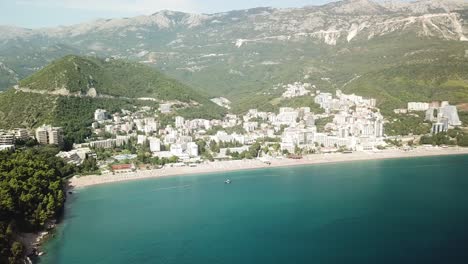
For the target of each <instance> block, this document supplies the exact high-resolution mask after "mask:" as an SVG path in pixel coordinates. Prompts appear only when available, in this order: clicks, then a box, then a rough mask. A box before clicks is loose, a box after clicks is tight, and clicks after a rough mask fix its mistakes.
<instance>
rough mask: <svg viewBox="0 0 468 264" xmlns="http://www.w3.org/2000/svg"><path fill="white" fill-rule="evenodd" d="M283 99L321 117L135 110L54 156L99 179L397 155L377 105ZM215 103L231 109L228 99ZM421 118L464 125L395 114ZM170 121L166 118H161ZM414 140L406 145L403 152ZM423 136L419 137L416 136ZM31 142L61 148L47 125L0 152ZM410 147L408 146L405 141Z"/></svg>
mask: <svg viewBox="0 0 468 264" xmlns="http://www.w3.org/2000/svg"><path fill="white" fill-rule="evenodd" d="M281 87H282V89H284V90H285V91H284V93H283V95H282V98H285V99H291V98H296V97H305V98H306V99H308V100H310V101H311V102H313V103H315V104H316V105H317V106H318V107H319V108H318V109H320V111H316V112H313V111H312V110H311V108H310V107H299V108H292V107H280V108H279V109H278V111H277V112H263V111H259V110H257V109H250V110H248V111H247V112H246V113H244V114H243V115H235V114H227V115H225V117H224V118H223V119H221V120H207V119H186V118H184V117H182V116H177V115H171V114H172V113H173V109H172V105H171V104H167V103H166V104H160V105H159V107H158V108H157V109H155V108H152V107H148V106H145V107H134V109H133V110H132V111H130V110H124V109H122V110H121V111H118V112H109V111H108V110H107V109H97V110H96V111H95V113H94V122H93V123H92V126H91V128H90V129H92V132H93V137H92V138H91V139H89V140H88V141H87V142H85V143H81V144H74V145H73V149H71V150H69V151H62V152H60V153H59V154H58V155H57V156H58V157H61V158H63V159H64V160H66V161H67V162H68V163H71V164H74V165H81V164H83V162H85V160H87V159H93V160H96V163H97V166H98V168H99V169H96V170H95V171H94V172H95V173H99V174H111V175H115V174H118V173H131V172H134V171H137V170H148V169H162V168H164V167H167V166H169V167H192V168H193V167H196V166H199V165H200V164H203V163H210V162H216V161H232V160H234V161H235V160H255V159H256V160H258V161H260V162H261V163H263V164H271V163H272V161H273V160H275V159H284V158H289V159H296V160H297V159H302V158H303V157H304V156H305V155H311V154H327V153H328V154H330V153H344V154H350V153H353V152H378V151H381V150H384V149H387V148H394V147H395V143H394V142H395V141H396V139H397V138H398V139H399V140H400V141H405V137H403V136H397V137H395V136H387V135H386V133H385V129H384V125H385V124H386V123H388V122H390V121H389V120H387V119H385V118H384V116H383V115H382V113H381V111H380V109H379V108H377V101H376V99H373V98H365V97H362V96H359V95H355V94H345V93H343V92H342V91H341V90H336V92H335V93H328V92H321V91H320V90H318V89H316V87H315V86H314V85H311V84H303V83H298V82H296V83H294V84H289V85H283V86H281ZM213 102H216V103H218V104H219V105H221V106H224V107H226V108H230V107H229V105H230V102H229V100H227V99H226V98H216V99H214V100H213ZM418 112H422V113H424V115H425V121H426V122H427V123H428V124H430V134H432V135H435V134H438V133H443V132H447V131H448V130H449V129H452V128H457V127H460V126H461V125H462V122H461V121H460V119H459V116H458V112H457V108H456V106H452V105H450V104H449V102H431V103H426V102H410V103H408V107H407V108H405V109H395V110H394V113H395V114H397V115H412V114H413V115H414V114H415V113H418ZM163 116H171V118H170V119H169V121H168V119H167V118H161V117H163ZM416 136H417V135H411V136H410V137H409V139H407V140H406V143H407V144H401V145H398V147H401V148H402V149H404V150H406V151H408V150H409V149H410V148H411V147H414V144H413V141H414V139H417V137H416ZM420 136H424V135H420ZM31 139H32V140H36V141H37V143H38V144H42V145H47V144H49V145H58V146H61V145H63V144H64V131H63V129H62V128H60V127H53V126H51V125H47V124H44V125H42V126H40V127H39V128H37V129H36V130H35V131H30V130H27V129H24V128H18V129H15V130H12V131H1V132H0V150H5V149H7V150H8V149H14V148H15V142H17V140H20V141H22V142H25V141H28V140H31ZM409 141H411V144H409V143H408V142H409Z"/></svg>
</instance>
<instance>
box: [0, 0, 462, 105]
mask: <svg viewBox="0 0 468 264" xmlns="http://www.w3.org/2000/svg"><path fill="white" fill-rule="evenodd" d="M467 21H468V7H467V2H466V1H460V0H438V1H436V0H419V1H415V2H397V1H391V2H389V1H382V2H374V1H370V0H344V1H338V2H333V3H329V4H326V5H323V6H307V7H303V8H289V9H275V8H268V7H265V8H255V9H249V10H238V11H231V12H225V13H217V14H187V13H182V12H173V11H161V12H158V13H155V14H152V15H149V16H138V17H133V18H121V19H101V20H97V21H92V22H88V23H84V24H79V25H74V26H66V27H58V28H45V29H33V30H28V29H21V28H12V27H8V28H0V32H1V33H2V34H0V62H2V63H3V65H4V66H5V67H7V68H8V69H11V70H12V71H13V72H15V73H16V75H17V76H18V78H24V77H26V76H28V75H30V74H32V73H34V72H36V71H37V70H38V69H40V68H42V67H44V66H45V65H47V64H48V63H50V60H52V59H56V58H60V57H62V56H63V55H65V54H78V55H87V56H92V57H94V56H99V57H104V58H120V59H125V60H130V61H135V62H140V63H142V64H146V65H149V66H151V67H154V68H156V69H158V70H160V71H161V72H163V73H165V74H167V75H169V76H171V77H173V78H175V79H177V80H179V81H182V82H183V83H187V84H190V86H191V87H193V88H194V89H196V90H198V91H199V92H202V93H204V94H209V95H210V96H213V97H214V96H224V97H227V98H228V99H230V100H231V101H233V107H234V110H235V111H243V110H245V108H246V107H262V106H263V105H264V104H265V101H269V100H273V99H274V98H276V97H278V96H279V95H280V94H281V92H282V91H279V90H277V89H275V87H277V86H278V84H280V83H291V82H296V81H303V82H304V81H305V82H311V83H313V84H315V85H316V86H317V87H318V88H319V89H321V90H330V91H333V90H334V89H336V88H341V89H343V90H345V91H346V89H351V88H348V87H351V86H349V85H348V84H350V83H352V82H353V81H354V80H356V78H357V77H358V76H359V77H360V78H367V77H366V76H372V75H373V73H376V74H377V73H378V74H379V75H381V74H385V72H386V71H390V72H392V71H393V69H396V68H399V67H401V66H405V67H409V68H413V69H418V68H421V69H422V70H424V69H429V67H427V66H430V65H432V64H434V63H438V62H439V61H443V62H444V63H448V64H451V63H455V64H461V65H466V63H467V59H468V55H465V54H467V51H466V50H468V48H467V47H466V45H467V41H468V38H467V36H468V22H467ZM3 32H5V34H3ZM0 76H2V77H0V80H2V78H3V79H4V80H5V81H3V88H6V87H8V86H11V85H14V84H15V82H16V81H15V80H16V79H15V78H11V76H10V75H8V74H7V73H5V71H0ZM446 77H447V78H448V79H450V78H452V77H453V76H446ZM397 79H398V78H389V80H390V81H391V82H392V83H389V84H386V85H389V86H393V87H396V88H395V91H399V90H401V89H398V88H397V87H398V86H399V85H400V83H398V82H395V80H397ZM458 82H460V81H458ZM376 85H380V84H378V83H376ZM462 86H468V85H466V82H462ZM353 89H354V88H353ZM382 89H383V88H382V87H381V86H377V87H374V88H372V89H371V91H370V92H371V94H372V92H373V95H374V96H378V95H379V91H381V90H382ZM386 89H388V88H386ZM433 89H439V91H444V90H443V89H445V88H444V87H442V86H440V87H439V86H437V85H436V86H435V87H434V88H433ZM106 92H107V91H106ZM451 92H452V91H449V93H448V94H447V97H450V98H464V96H462V97H457V96H453V94H451ZM458 93H461V94H462V95H465V94H466V93H468V92H466V91H465V90H461V91H458V92H457V94H458ZM434 94H441V93H434ZM442 94H443V93H442ZM394 96H396V97H398V96H399V95H398V94H395V95H394ZM401 97H402V98H405V100H407V99H408V100H409V99H412V98H420V97H419V93H418V91H416V90H409V91H408V92H407V94H404V95H401ZM434 98H435V97H430V96H428V97H427V98H425V99H427V100H430V99H434ZM385 99H389V98H385ZM405 100H386V101H392V102H394V105H392V106H389V107H401V106H403V105H404V104H405ZM381 102H383V100H381ZM457 102H460V100H459V101H456V102H455V103H457Z"/></svg>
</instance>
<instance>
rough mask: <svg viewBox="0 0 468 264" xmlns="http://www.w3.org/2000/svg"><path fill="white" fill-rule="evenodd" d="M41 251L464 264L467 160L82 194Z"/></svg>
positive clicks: (177, 181) (126, 186)
mask: <svg viewBox="0 0 468 264" xmlns="http://www.w3.org/2000/svg"><path fill="white" fill-rule="evenodd" d="M226 178H231V179H232V181H233V183H232V184H231V185H225V184H223V181H224V180H225V179H226ZM46 250H47V252H48V254H47V255H46V256H45V258H44V259H43V261H41V263H47V264H50V263H54V264H55V263H66V264H90V263H96V264H117V263H165V264H183V263H210V264H211V263H256V264H258V263H307V264H310V263H359V264H363V263H392V264H394V263H412V264H413V263H425V264H426V263H468V156H455V157H435V158H418V159H407V160H387V161H367V162H353V163H348V164H338V165H319V166H310V167H295V168H281V169H265V170H255V171H243V172H234V173H222V174H216V175H200V176H190V177H173V178H165V179H156V180H146V181H140V182H128V183H122V184H113V185H105V186H96V187H91V188H88V189H84V190H80V191H79V193H77V194H75V195H73V197H72V198H71V202H70V203H69V205H68V206H67V213H66V216H65V221H64V224H63V225H62V226H61V227H60V228H59V230H58V231H57V237H56V238H55V239H54V240H52V241H51V242H49V244H48V245H47V247H46Z"/></svg>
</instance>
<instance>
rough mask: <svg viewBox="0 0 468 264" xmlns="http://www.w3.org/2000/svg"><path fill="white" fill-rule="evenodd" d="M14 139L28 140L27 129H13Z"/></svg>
mask: <svg viewBox="0 0 468 264" xmlns="http://www.w3.org/2000/svg"><path fill="white" fill-rule="evenodd" d="M15 137H16V138H17V139H21V140H28V139H29V132H28V130H27V129H24V128H17V129H15Z"/></svg>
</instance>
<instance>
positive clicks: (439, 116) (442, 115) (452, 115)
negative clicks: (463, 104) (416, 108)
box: [425, 101, 462, 127]
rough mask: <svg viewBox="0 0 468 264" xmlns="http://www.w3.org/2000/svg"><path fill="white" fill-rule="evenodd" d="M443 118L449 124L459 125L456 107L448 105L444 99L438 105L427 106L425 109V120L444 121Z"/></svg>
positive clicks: (460, 123)
mask: <svg viewBox="0 0 468 264" xmlns="http://www.w3.org/2000/svg"><path fill="white" fill-rule="evenodd" d="M444 119H447V122H448V125H449V126H453V127H456V126H461V125H462V122H461V121H460V118H459V116H458V110H457V107H456V106H454V105H450V104H449V102H447V101H444V102H442V103H441V104H440V107H438V108H437V107H429V108H428V109H427V111H426V118H425V120H426V121H430V122H436V123H444Z"/></svg>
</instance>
